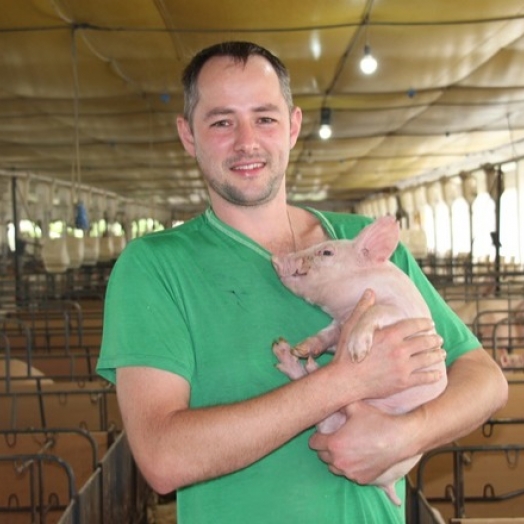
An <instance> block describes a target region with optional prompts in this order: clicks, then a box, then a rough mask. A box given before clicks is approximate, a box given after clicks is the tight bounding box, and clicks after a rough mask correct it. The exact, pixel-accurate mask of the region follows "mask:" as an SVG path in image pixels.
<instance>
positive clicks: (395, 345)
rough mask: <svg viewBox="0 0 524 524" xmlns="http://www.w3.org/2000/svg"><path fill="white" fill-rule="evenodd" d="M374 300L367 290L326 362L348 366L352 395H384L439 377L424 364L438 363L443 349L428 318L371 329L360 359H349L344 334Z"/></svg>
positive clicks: (436, 372)
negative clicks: (370, 341) (367, 347)
mask: <svg viewBox="0 0 524 524" xmlns="http://www.w3.org/2000/svg"><path fill="white" fill-rule="evenodd" d="M374 303H375V296H374V293H373V292H372V291H371V290H367V291H366V293H364V295H363V296H362V298H361V299H360V301H359V302H358V304H357V306H356V307H355V309H354V310H353V313H352V314H351V316H350V317H349V319H348V320H347V321H346V322H345V324H344V325H343V326H342V330H341V334H340V339H339V341H338V344H337V349H336V352H335V356H334V357H333V360H332V361H331V363H330V364H329V365H332V366H334V367H349V368H350V369H349V370H348V371H347V372H348V380H351V381H352V385H353V386H354V393H355V396H354V398H358V399H362V400H364V399H369V398H375V399H376V398H385V397H388V396H390V395H392V394H394V393H398V392H400V391H403V390H405V389H407V388H411V387H414V386H420V385H425V384H432V383H434V382H437V381H438V380H440V379H441V377H442V373H441V372H439V371H436V370H428V369H427V368H429V367H430V366H432V365H434V364H438V363H441V362H442V361H443V360H444V359H445V357H446V353H445V351H444V350H442V349H441V344H442V338H441V337H440V336H439V335H437V334H436V333H435V332H434V326H433V321H432V320H431V319H428V318H417V319H406V320H401V321H399V322H397V323H395V324H392V325H390V326H386V327H384V328H382V329H377V330H375V332H374V334H373V344H372V347H371V351H370V352H369V354H368V355H367V356H366V358H364V359H363V360H362V361H360V362H354V361H353V358H352V356H351V355H350V354H349V352H348V350H347V340H348V337H349V336H350V335H351V331H352V330H353V329H354V328H355V326H357V325H358V322H359V321H360V320H361V318H362V316H363V315H364V314H365V313H366V312H367V311H368V310H369V309H370V308H371V307H373V306H374Z"/></svg>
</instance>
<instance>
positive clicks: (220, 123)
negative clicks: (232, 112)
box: [211, 120, 230, 127]
mask: <svg viewBox="0 0 524 524" xmlns="http://www.w3.org/2000/svg"><path fill="white" fill-rule="evenodd" d="M229 125H230V124H229V121H228V120H218V121H217V122H213V123H212V124H211V127H227V126H229Z"/></svg>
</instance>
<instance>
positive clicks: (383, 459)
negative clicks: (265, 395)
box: [309, 402, 410, 484]
mask: <svg viewBox="0 0 524 524" xmlns="http://www.w3.org/2000/svg"><path fill="white" fill-rule="evenodd" d="M345 412H346V415H347V418H348V420H347V422H346V423H345V424H344V425H343V426H342V427H341V428H340V429H339V430H338V431H336V432H335V433H332V434H330V435H326V434H322V433H319V432H317V433H315V434H314V435H313V436H312V437H311V439H310V441H309V445H310V447H311V449H313V450H315V451H316V452H317V453H318V456H319V458H320V459H321V460H322V461H324V462H325V463H326V464H327V465H328V468H329V470H330V471H331V472H332V473H334V474H335V475H343V476H345V477H347V478H348V479H350V480H353V481H355V482H358V483H359V484H369V483H370V482H372V481H374V480H375V479H376V478H377V477H379V476H380V475H381V474H382V473H384V471H386V470H387V469H389V468H390V467H391V466H392V465H394V464H396V463H397V462H399V461H400V460H402V459H404V458H407V457H405V456H404V455H403V454H404V453H405V450H406V449H409V448H410V446H409V445H406V442H405V440H404V439H405V438H409V432H406V431H405V430H402V427H401V425H402V422H403V420H404V418H405V417H407V416H409V415H387V414H385V413H383V412H382V411H379V410H378V409H377V408H375V407H373V406H370V405H369V404H366V403H365V402H355V403H353V404H351V406H348V407H347V408H346V409H345Z"/></svg>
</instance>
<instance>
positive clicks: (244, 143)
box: [235, 122, 258, 153]
mask: <svg viewBox="0 0 524 524" xmlns="http://www.w3.org/2000/svg"><path fill="white" fill-rule="evenodd" d="M256 149H258V138H257V132H256V129H255V125H254V124H253V123H252V122H238V124H237V129H236V137H235V150H236V151H244V152H248V153H249V152H252V151H255V150H256Z"/></svg>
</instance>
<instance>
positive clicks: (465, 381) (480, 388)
mask: <svg viewBox="0 0 524 524" xmlns="http://www.w3.org/2000/svg"><path fill="white" fill-rule="evenodd" d="M507 395H508V384H507V381H506V379H505V377H504V374H503V373H502V371H501V369H500V368H499V366H498V365H497V364H496V363H495V361H494V360H493V359H492V358H491V357H490V356H489V355H488V354H487V352H486V351H485V350H484V349H482V348H478V349H476V350H473V351H470V352H468V353H466V354H464V355H462V356H461V357H459V358H458V359H457V360H456V361H455V362H454V363H453V364H452V365H451V366H450V368H449V369H448V385H447V388H446V390H445V391H444V393H442V395H440V396H439V397H437V398H436V399H434V400H432V401H430V402H428V403H427V404H424V405H422V406H420V407H419V408H417V409H416V410H414V411H412V412H410V413H407V414H405V415H396V416H391V415H385V414H383V413H382V412H379V411H378V410H377V409H375V408H373V407H370V406H368V405H367V404H365V403H363V402H359V403H357V404H355V405H353V406H350V407H349V408H348V414H349V415H350V418H349V420H348V422H347V423H346V425H345V426H343V427H342V428H341V429H340V430H339V431H337V432H336V433H333V434H331V435H321V434H319V433H315V434H314V435H313V436H312V437H311V439H310V446H311V448H312V449H314V450H316V451H317V452H318V454H319V457H320V458H321V459H322V460H323V461H324V462H326V463H327V464H328V466H329V469H330V470H331V471H332V472H333V473H336V474H339V475H345V476H346V477H348V478H350V479H352V480H355V481H356V482H359V483H362V484H366V483H369V482H371V481H373V480H374V479H375V478H377V477H378V476H379V475H380V474H381V473H383V472H384V471H385V470H387V469H388V468H389V467H390V466H392V465H393V464H395V463H397V462H399V461H401V460H403V459H406V458H408V457H412V456H415V455H417V454H419V453H423V452H426V451H429V450H431V449H434V448H436V447H438V446H441V445H444V444H447V443H449V442H451V441H452V440H455V439H458V438H460V437H462V436H464V435H467V434H469V433H470V432H471V431H473V430H474V429H476V428H477V427H479V426H480V425H481V424H482V423H483V422H485V421H486V420H487V419H488V418H489V417H490V416H491V415H492V414H493V413H494V412H495V411H497V410H498V409H500V408H501V407H502V406H504V404H505V403H506V401H507Z"/></svg>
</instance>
